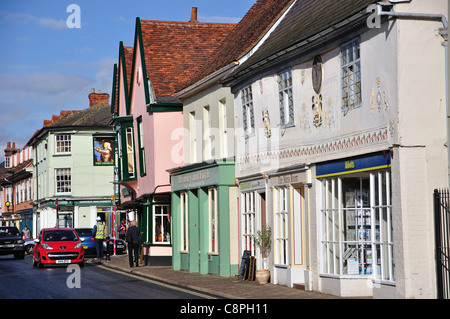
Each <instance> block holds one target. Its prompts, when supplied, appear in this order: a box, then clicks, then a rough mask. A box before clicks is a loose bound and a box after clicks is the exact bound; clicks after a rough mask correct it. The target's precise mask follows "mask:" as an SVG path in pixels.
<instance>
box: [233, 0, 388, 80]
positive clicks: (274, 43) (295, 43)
mask: <svg viewBox="0 0 450 319" xmlns="http://www.w3.org/2000/svg"><path fill="white" fill-rule="evenodd" d="M376 2H380V0H339V1H336V0H321V1H317V0H296V2H295V3H294V4H293V5H292V7H291V8H290V10H289V12H287V14H286V16H285V17H284V18H283V20H282V21H280V23H279V25H278V26H277V27H276V28H275V29H274V30H273V32H272V33H271V34H270V36H269V37H268V38H267V39H266V40H265V41H264V43H263V44H262V45H261V46H260V47H259V48H258V50H256V51H255V52H253V54H252V55H251V56H250V57H249V58H248V60H247V61H245V62H244V63H243V64H241V65H240V66H239V67H237V68H236V70H235V71H234V72H233V73H234V75H236V74H238V72H239V71H242V70H244V69H246V68H247V69H248V70H250V68H255V66H256V64H263V63H267V62H269V61H274V60H277V59H278V61H279V60H280V59H279V58H278V57H279V56H281V55H282V54H285V53H286V52H293V51H295V50H297V51H299V50H304V49H306V48H307V49H308V50H310V49H311V48H312V46H313V45H317V44H318V43H323V42H325V41H327V40H329V39H327V37H330V34H336V35H338V37H343V36H345V34H348V33H350V32H351V30H350V29H349V28H348V25H351V24H352V23H353V24H356V23H359V24H360V25H363V26H366V21H365V20H366V16H367V15H369V13H368V12H367V7H368V6H369V5H370V4H373V3H376ZM319 45H320V44H319ZM291 54H292V53H291Z"/></svg>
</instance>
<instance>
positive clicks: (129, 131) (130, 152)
mask: <svg viewBox="0 0 450 319" xmlns="http://www.w3.org/2000/svg"><path fill="white" fill-rule="evenodd" d="M133 133H134V130H133V128H132V127H127V128H126V129H125V134H126V135H125V137H126V143H127V170H128V177H130V178H134V177H135V176H136V165H135V160H134V136H133ZM130 164H131V166H130Z"/></svg>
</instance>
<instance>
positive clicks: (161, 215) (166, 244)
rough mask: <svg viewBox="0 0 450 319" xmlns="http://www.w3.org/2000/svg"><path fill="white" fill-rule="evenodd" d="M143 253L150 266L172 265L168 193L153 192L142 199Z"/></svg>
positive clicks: (170, 215) (170, 214)
mask: <svg viewBox="0 0 450 319" xmlns="http://www.w3.org/2000/svg"><path fill="white" fill-rule="evenodd" d="M142 205H143V212H144V213H143V218H142V222H141V224H142V225H140V227H141V230H143V241H144V249H145V251H144V254H145V256H149V257H148V259H149V263H150V266H171V265H172V211H171V204H170V193H161V194H154V195H151V196H146V197H145V198H144V199H143V204H142Z"/></svg>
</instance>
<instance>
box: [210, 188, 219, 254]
mask: <svg viewBox="0 0 450 319" xmlns="http://www.w3.org/2000/svg"><path fill="white" fill-rule="evenodd" d="M208 211H209V226H208V228H209V253H210V254H217V253H218V252H219V247H218V246H219V245H218V236H217V233H218V225H217V221H218V219H217V188H210V189H208Z"/></svg>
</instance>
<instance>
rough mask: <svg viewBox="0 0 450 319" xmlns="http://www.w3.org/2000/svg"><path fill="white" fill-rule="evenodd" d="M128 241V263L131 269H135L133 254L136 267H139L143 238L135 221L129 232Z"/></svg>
mask: <svg viewBox="0 0 450 319" xmlns="http://www.w3.org/2000/svg"><path fill="white" fill-rule="evenodd" d="M126 241H127V243H128V261H129V262H130V267H133V254H134V261H135V263H136V267H138V266H139V246H140V245H141V244H142V237H141V232H140V230H139V228H138V227H137V223H136V221H135V220H133V221H132V222H131V226H130V227H129V228H128V230H127V234H126Z"/></svg>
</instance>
